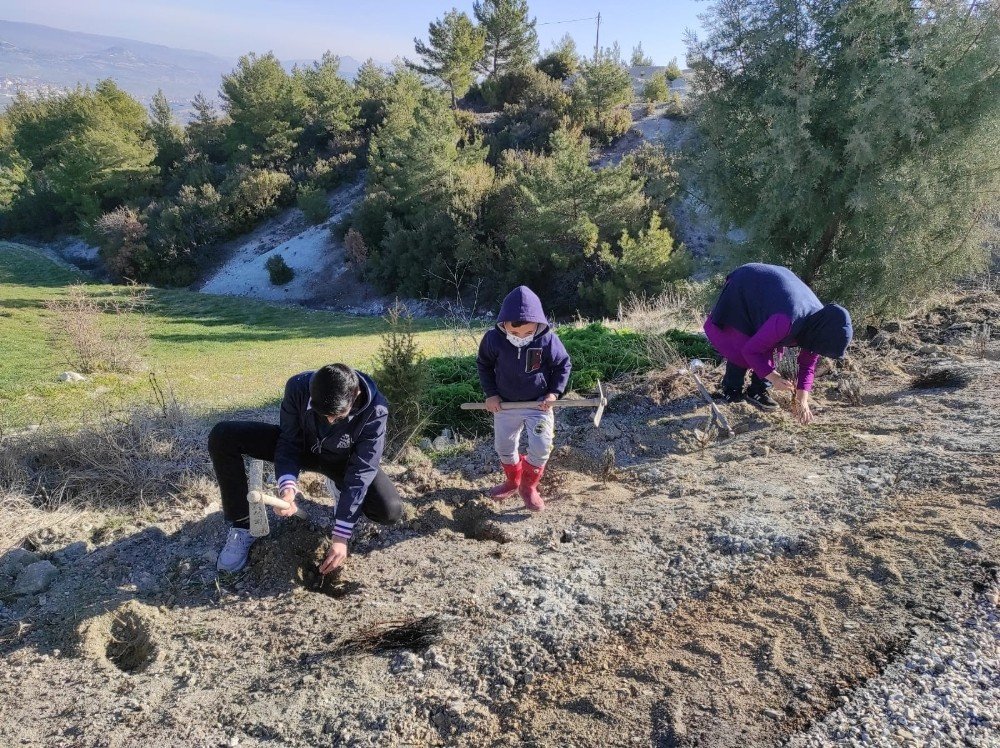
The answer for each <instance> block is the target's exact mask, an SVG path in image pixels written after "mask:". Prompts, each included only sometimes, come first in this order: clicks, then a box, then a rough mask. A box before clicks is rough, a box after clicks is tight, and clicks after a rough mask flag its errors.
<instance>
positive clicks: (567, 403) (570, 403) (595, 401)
mask: <svg viewBox="0 0 1000 748" xmlns="http://www.w3.org/2000/svg"><path fill="white" fill-rule="evenodd" d="M607 404H608V399H607V398H606V397H605V396H604V388H603V387H601V380H600V379H598V380H597V397H591V398H574V399H572V400H553V401H552V403H551V405H552V407H553V408H597V412H596V413H594V425H595V426H600V425H601V417H602V416H603V415H604V408H605V407H606V406H607ZM459 407H460V408H461V409H462V410H486V403H462V404H461V405H460V406H459ZM537 407H538V401H537V400H526V401H514V402H506V403H500V409H501V410H515V409H517V408H537Z"/></svg>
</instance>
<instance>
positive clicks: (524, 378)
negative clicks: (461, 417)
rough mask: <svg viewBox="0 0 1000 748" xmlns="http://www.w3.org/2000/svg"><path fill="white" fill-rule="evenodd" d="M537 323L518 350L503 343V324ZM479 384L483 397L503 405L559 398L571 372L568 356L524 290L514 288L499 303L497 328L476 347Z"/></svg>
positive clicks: (533, 298)
mask: <svg viewBox="0 0 1000 748" xmlns="http://www.w3.org/2000/svg"><path fill="white" fill-rule="evenodd" d="M518 320H523V321H525V322H537V323H538V330H537V331H536V332H535V337H534V338H533V339H532V341H531V343H530V344H528V345H527V346H526V347H524V348H518V347H516V346H514V345H513V344H511V343H510V341H508V340H507V333H506V332H505V331H504V329H503V323H504V322H517V321H518ZM476 367H477V368H478V369H479V383H480V384H481V385H482V387H483V392H485V393H486V397H493V396H494V395H499V396H500V399H501V400H503V401H505V402H512V401H514V402H517V401H524V402H529V401H536V400H541V399H542V398H543V397H545V396H546V395H547V394H549V393H552V394H555V395H558V396H559V397H562V396H563V394H564V393H565V392H566V387H567V385H568V384H569V373H570V369H571V368H572V366H571V364H570V360H569V354H568V353H567V352H566V348H565V347H564V346H563V344H562V341H561V340H559V336H557V335H556V334H555V333H554V332H552V331H551V329H550V326H549V321H548V320H547V319H546V318H545V312H544V311H543V310H542V302H541V299H539V298H538V296H537V295H536V294H535V292H534V291H532V290H531V289H530V288H528V287H527V286H518V287H517V288H515V289H514V290H513V291H511V292H510V293H509V294H507V298H505V299H504V300H503V305H502V306H501V307H500V314H499V315H497V324H496V326H495V327H494V328H492V329H491V330H489V331H488V332H487V333H486V334H485V335H484V336H483V340H482V342H481V343H480V344H479V355H478V356H477V357H476Z"/></svg>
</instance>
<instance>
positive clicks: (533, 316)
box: [497, 286, 549, 338]
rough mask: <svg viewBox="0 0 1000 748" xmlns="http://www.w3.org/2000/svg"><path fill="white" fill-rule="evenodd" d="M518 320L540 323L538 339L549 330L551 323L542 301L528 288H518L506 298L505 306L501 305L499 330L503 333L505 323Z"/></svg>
mask: <svg viewBox="0 0 1000 748" xmlns="http://www.w3.org/2000/svg"><path fill="white" fill-rule="evenodd" d="M518 320H521V321H523V322H536V323H538V325H539V328H538V329H537V330H536V331H535V337H536V338H537V337H538V336H539V335H541V334H543V333H544V332H546V331H547V330H548V328H549V321H548V319H546V317H545V311H544V310H543V309H542V300H541V299H539V298H538V294H536V293H535V292H534V291H532V290H531V289H530V288H528V287H527V286H518V287H517V288H515V289H514V290H513V291H511V292H510V293H509V294H507V296H506V298H504V300H503V304H501V305H500V314H498V315H497V328H499V329H500V331H501V332H503V323H504V322H517V321H518Z"/></svg>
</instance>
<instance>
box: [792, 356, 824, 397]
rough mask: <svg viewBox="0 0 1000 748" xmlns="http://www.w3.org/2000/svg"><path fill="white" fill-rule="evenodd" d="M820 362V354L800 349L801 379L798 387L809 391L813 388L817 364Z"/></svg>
mask: <svg viewBox="0 0 1000 748" xmlns="http://www.w3.org/2000/svg"><path fill="white" fill-rule="evenodd" d="M818 362H819V354H818V353H813V352H812V351H807V350H805V349H804V348H800V349H799V381H798V384H797V385H796V387H798V388H799V389H800V390H805V391H806V392H808V391H809V390H811V389H812V388H813V377H815V376H816V364H817V363H818Z"/></svg>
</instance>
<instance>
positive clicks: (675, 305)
mask: <svg viewBox="0 0 1000 748" xmlns="http://www.w3.org/2000/svg"><path fill="white" fill-rule="evenodd" d="M702 291H703V289H702V287H701V286H700V285H697V284H694V283H686V284H679V285H677V286H676V287H674V288H672V289H669V290H667V291H664V292H663V293H661V294H660V295H659V296H655V297H652V298H650V297H647V296H641V295H637V294H632V295H630V296H629V297H628V298H627V299H626V300H625V301H624V302H623V303H622V304H619V306H618V320H617V326H619V327H626V328H628V329H629V330H632V331H633V332H636V333H638V334H639V335H640V336H642V339H643V344H644V346H645V348H646V355H647V356H648V357H649V360H650V361H651V362H652V364H653V366H654V368H657V369H669V368H676V367H677V366H680V365H681V364H682V361H681V356H680V354H678V353H677V350H676V349H675V348H674V346H673V345H671V343H670V341H669V340H667V338H666V337H664V335H665V333H667V332H669V331H670V330H695V329H698V328H700V327H701V324H702V322H703V316H704V315H703V313H702V306H703V304H702V296H703V293H702Z"/></svg>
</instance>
